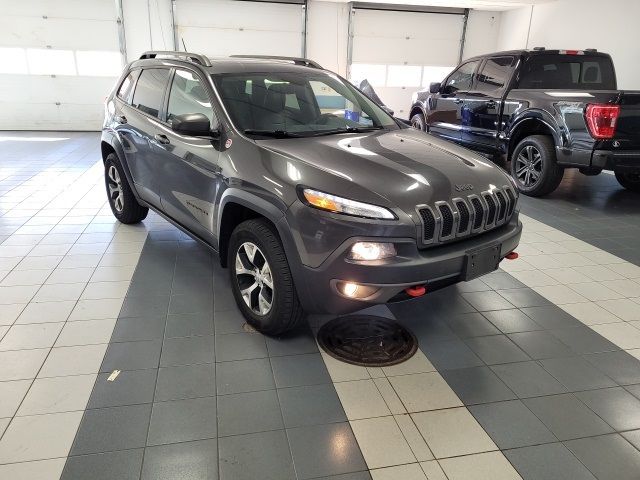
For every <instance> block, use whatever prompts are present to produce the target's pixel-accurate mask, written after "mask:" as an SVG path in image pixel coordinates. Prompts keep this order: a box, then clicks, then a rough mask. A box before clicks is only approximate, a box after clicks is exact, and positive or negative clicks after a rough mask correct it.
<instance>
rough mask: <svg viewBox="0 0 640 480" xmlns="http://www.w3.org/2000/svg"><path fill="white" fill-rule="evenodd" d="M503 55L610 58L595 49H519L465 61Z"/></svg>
mask: <svg viewBox="0 0 640 480" xmlns="http://www.w3.org/2000/svg"><path fill="white" fill-rule="evenodd" d="M503 55H521V56H527V57H532V56H538V55H590V56H597V57H610V55H609V54H608V53H604V52H598V51H597V50H595V49H584V50H569V49H567V50H560V49H555V50H547V49H545V48H544V47H540V48H538V47H536V48H533V49H519V50H503V51H501V52H492V53H485V54H483V55H476V56H475V57H471V58H468V59H467V60H479V59H482V58H487V57H499V56H503Z"/></svg>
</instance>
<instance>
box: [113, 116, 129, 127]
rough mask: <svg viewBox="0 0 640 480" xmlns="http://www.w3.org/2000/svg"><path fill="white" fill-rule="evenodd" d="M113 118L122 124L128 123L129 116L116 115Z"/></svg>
mask: <svg viewBox="0 0 640 480" xmlns="http://www.w3.org/2000/svg"><path fill="white" fill-rule="evenodd" d="M113 119H114V120H115V121H116V122H118V123H119V124H121V125H124V124H125V123H127V117H125V116H124V115H116V116H115V117H113Z"/></svg>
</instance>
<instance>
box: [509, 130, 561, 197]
mask: <svg viewBox="0 0 640 480" xmlns="http://www.w3.org/2000/svg"><path fill="white" fill-rule="evenodd" d="M511 176H512V177H513V179H514V180H515V182H516V185H518V189H519V190H520V191H521V192H522V193H524V194H525V195H528V196H530V197H541V196H543V195H547V194H549V193H551V192H553V191H554V190H555V189H556V188H558V185H560V182H561V181H562V177H563V176H564V168H562V167H561V166H559V165H558V163H557V161H556V151H555V145H554V143H553V140H552V139H551V137H549V136H546V135H531V136H529V137H526V138H525V139H524V140H522V141H521V142H520V143H519V144H518V146H517V147H516V148H515V150H514V151H513V155H512V156H511Z"/></svg>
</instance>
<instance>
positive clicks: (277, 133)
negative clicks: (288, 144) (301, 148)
mask: <svg viewBox="0 0 640 480" xmlns="http://www.w3.org/2000/svg"><path fill="white" fill-rule="evenodd" d="M243 133H245V134H247V135H262V136H264V137H274V138H298V137H301V136H302V135H298V134H296V133H292V132H287V131H286V130H254V129H252V128H249V129H247V130H244V132H243Z"/></svg>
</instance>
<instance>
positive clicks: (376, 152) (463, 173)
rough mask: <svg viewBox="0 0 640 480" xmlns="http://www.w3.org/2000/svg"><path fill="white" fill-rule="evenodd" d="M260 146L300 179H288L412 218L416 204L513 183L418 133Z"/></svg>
mask: <svg viewBox="0 0 640 480" xmlns="http://www.w3.org/2000/svg"><path fill="white" fill-rule="evenodd" d="M256 143H257V144H258V145H260V146H261V147H263V148H266V149H267V150H269V151H271V152H272V153H274V154H277V155H282V156H283V157H285V158H286V160H287V164H288V165H289V167H288V169H289V170H291V165H293V166H294V167H295V170H296V171H297V172H298V173H297V174H296V175H297V177H299V178H295V179H293V178H289V181H291V180H295V181H297V182H298V183H299V184H301V185H305V186H309V187H312V188H316V189H319V190H324V191H327V192H329V193H332V194H335V195H340V196H343V197H348V198H353V199H355V200H360V201H365V202H372V203H377V204H379V205H383V206H386V207H391V208H392V207H399V208H401V209H402V210H404V211H405V212H407V213H409V214H410V213H411V212H414V211H415V206H416V205H420V204H430V205H433V204H434V203H435V202H437V201H440V200H450V199H451V198H455V197H464V196H467V195H469V194H472V193H477V194H479V193H480V192H483V191H485V190H488V189H490V188H491V187H492V186H495V187H502V186H504V185H510V183H509V179H508V177H507V175H506V174H505V173H503V171H502V170H501V169H500V168H499V167H496V166H495V165H493V164H492V163H491V162H490V161H489V160H488V159H485V158H484V157H481V156H479V155H477V154H475V153H473V152H471V151H469V150H467V149H464V148H462V147H459V146H457V145H454V144H452V143H449V142H447V141H445V140H441V139H437V138H435V137H433V136H431V135H429V134H426V133H424V132H421V131H418V130H414V129H401V130H394V131H374V132H370V133H362V134H339V135H327V136H320V137H306V138H287V139H268V140H259V141H257V142H256ZM289 176H290V175H289ZM290 177H291V176H290Z"/></svg>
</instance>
